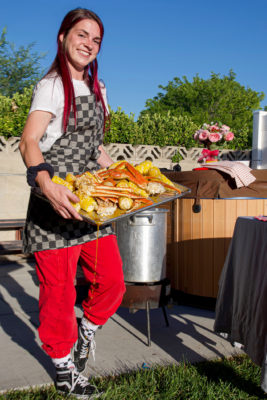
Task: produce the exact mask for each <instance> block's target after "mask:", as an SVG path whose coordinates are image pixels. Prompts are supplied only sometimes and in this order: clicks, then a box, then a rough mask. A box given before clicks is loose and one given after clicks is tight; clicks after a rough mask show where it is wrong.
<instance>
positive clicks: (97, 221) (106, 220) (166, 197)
mask: <svg viewBox="0 0 267 400" xmlns="http://www.w3.org/2000/svg"><path fill="white" fill-rule="evenodd" d="M173 183H174V182H173ZM174 185H175V187H177V188H178V189H180V190H181V193H178V192H174V193H170V194H168V193H164V194H161V195H158V196H150V197H148V199H149V200H151V201H153V204H151V205H149V206H143V207H139V208H137V209H135V210H134V211H123V210H118V209H117V210H116V211H115V212H114V214H112V215H110V216H107V217H100V216H99V215H97V213H96V212H94V211H92V212H90V213H88V212H86V211H83V210H80V211H79V214H80V215H81V216H82V217H83V219H84V221H86V222H88V223H90V224H93V225H98V226H103V225H107V224H110V223H112V222H115V221H118V220H119V219H121V218H126V217H127V218H128V217H130V216H132V215H134V214H136V213H139V212H141V211H145V210H149V209H150V208H154V207H157V206H159V205H161V204H164V203H168V202H169V201H173V200H176V199H178V198H180V197H183V196H185V195H186V194H188V193H190V192H191V189H189V188H188V187H186V186H183V185H180V184H178V183H174ZM32 192H33V193H34V194H35V195H36V196H38V197H40V198H41V199H42V200H45V201H48V202H49V200H48V199H47V198H46V197H45V196H44V195H43V194H42V193H41V191H40V189H39V188H34V189H32Z"/></svg>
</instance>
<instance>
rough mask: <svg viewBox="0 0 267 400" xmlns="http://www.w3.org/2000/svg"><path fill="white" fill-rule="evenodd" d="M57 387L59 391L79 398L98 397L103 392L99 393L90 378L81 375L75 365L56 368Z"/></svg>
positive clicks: (91, 399)
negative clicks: (89, 380)
mask: <svg viewBox="0 0 267 400" xmlns="http://www.w3.org/2000/svg"><path fill="white" fill-rule="evenodd" d="M56 371H57V377H56V384H55V385H56V389H57V391H58V392H59V393H62V394H65V395H69V396H70V395H71V396H74V397H76V398H77V399H90V400H93V399H97V398H99V397H100V396H101V395H102V393H99V392H98V390H97V388H96V387H95V386H94V385H91V384H90V383H89V382H88V379H87V378H85V377H84V376H83V375H81V374H80V373H79V372H78V371H77V370H76V368H75V367H72V368H66V367H64V368H56Z"/></svg>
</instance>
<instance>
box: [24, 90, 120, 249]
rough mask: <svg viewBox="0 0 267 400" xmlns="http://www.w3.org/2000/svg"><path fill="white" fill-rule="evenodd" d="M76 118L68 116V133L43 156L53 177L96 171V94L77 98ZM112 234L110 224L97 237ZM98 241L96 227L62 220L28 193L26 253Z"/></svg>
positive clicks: (99, 124)
mask: <svg viewBox="0 0 267 400" xmlns="http://www.w3.org/2000/svg"><path fill="white" fill-rule="evenodd" d="M75 101H76V108H77V114H76V116H77V119H76V126H75V119H74V114H73V112H71V113H70V118H69V123H68V128H67V132H66V133H65V134H63V136H62V137H61V138H59V139H58V140H57V141H56V142H55V143H54V144H53V146H52V147H51V149H50V150H49V151H47V152H45V153H43V156H44V159H45V162H48V163H50V164H51V165H52V166H53V167H54V170H55V175H58V176H60V177H61V178H65V176H66V174H67V173H69V172H72V173H73V174H81V173H83V172H84V171H88V170H90V171H92V170H96V169H98V168H99V165H98V163H97V159H98V158H99V155H100V152H99V150H98V147H99V146H100V145H101V144H102V137H103V123H104V117H103V109H102V106H101V104H100V103H96V100H95V95H94V94H92V95H89V96H80V97H76V99H75ZM112 233H113V230H112V228H111V226H110V225H105V226H104V227H100V229H99V232H98V237H103V236H107V235H110V234H112ZM96 238H97V228H96V226H94V225H91V224H88V223H86V222H85V221H82V222H81V221H76V220H70V219H64V218H62V217H61V216H60V215H58V214H57V213H56V212H55V211H54V209H53V208H52V206H51V205H50V203H49V202H48V201H46V200H42V199H40V198H39V197H37V196H35V195H34V193H31V196H30V201H29V206H28V213H27V219H26V225H25V229H24V235H23V248H24V252H25V253H34V252H35V251H41V250H48V249H50V250H52V249H59V248H63V247H69V246H75V245H78V244H82V243H85V242H89V241H91V240H95V239H96Z"/></svg>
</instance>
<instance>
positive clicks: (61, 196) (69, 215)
mask: <svg viewBox="0 0 267 400" xmlns="http://www.w3.org/2000/svg"><path fill="white" fill-rule="evenodd" d="M42 172H44V173H45V172H46V171H40V172H39V173H38V177H37V180H38V184H39V187H40V189H41V192H42V193H43V195H44V196H45V197H46V198H47V199H48V200H49V202H50V204H51V205H52V207H53V208H54V210H55V211H56V212H57V213H58V214H59V215H60V216H61V217H63V218H66V219H77V220H79V221H82V220H83V219H82V217H81V216H80V214H79V213H78V212H77V211H76V210H75V208H74V207H73V206H72V205H71V203H70V202H71V201H72V202H73V203H77V202H79V201H80V199H79V197H77V196H75V194H74V193H72V192H71V191H70V190H69V189H68V188H66V187H65V186H62V185H58V184H57V183H54V182H52V180H51V179H50V177H49V178H48V177H47V176H46V177H45V178H44V177H42V176H41V175H42ZM42 178H43V179H42Z"/></svg>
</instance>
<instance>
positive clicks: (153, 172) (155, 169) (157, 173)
mask: <svg viewBox="0 0 267 400" xmlns="http://www.w3.org/2000/svg"><path fill="white" fill-rule="evenodd" d="M160 175H161V172H160V169H159V168H158V167H155V166H154V165H153V166H152V167H151V168H149V170H148V176H153V177H154V178H158V177H159V176H160Z"/></svg>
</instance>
